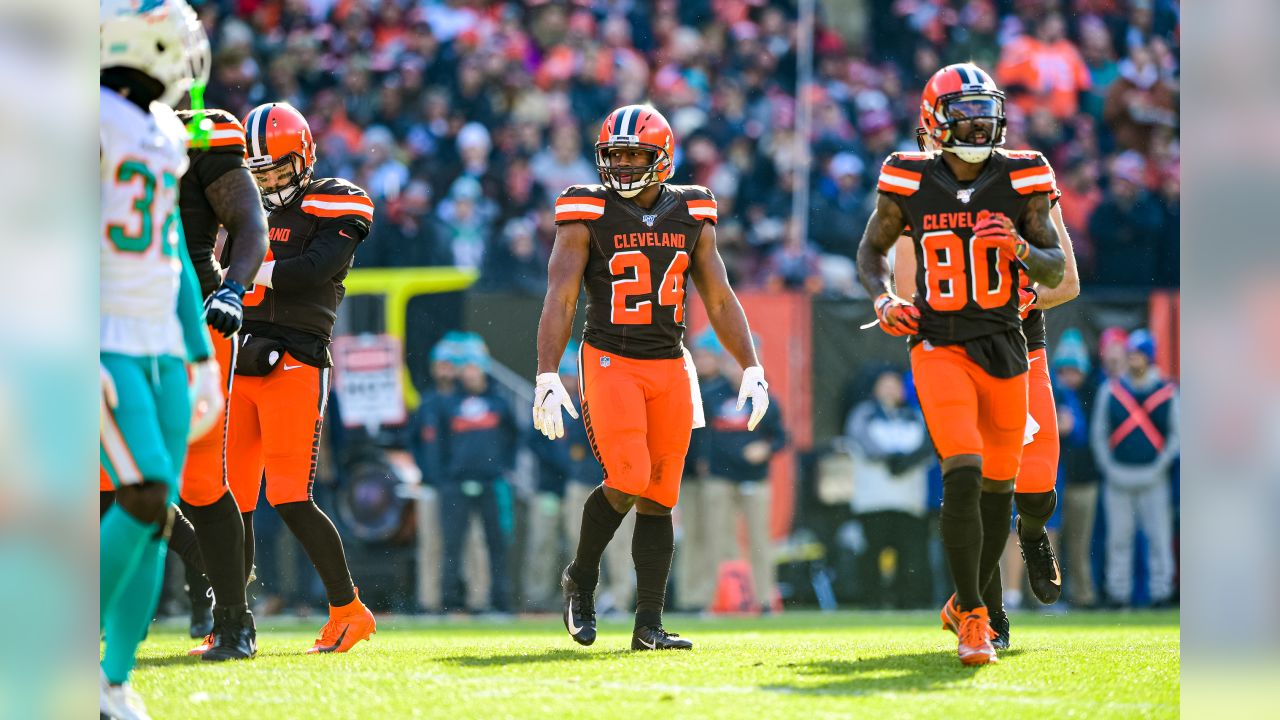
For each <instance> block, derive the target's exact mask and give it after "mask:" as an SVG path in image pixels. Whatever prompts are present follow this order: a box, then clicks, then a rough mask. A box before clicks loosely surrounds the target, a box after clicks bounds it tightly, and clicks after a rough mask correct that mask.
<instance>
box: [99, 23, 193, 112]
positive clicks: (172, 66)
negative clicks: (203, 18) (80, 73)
mask: <svg viewBox="0 0 1280 720" xmlns="http://www.w3.org/2000/svg"><path fill="white" fill-rule="evenodd" d="M98 29H99V34H100V36H101V41H102V47H101V58H100V60H101V61H100V63H99V68H100V69H106V68H111V67H125V68H133V69H134V70H138V71H139V72H142V73H145V74H146V75H148V76H150V77H152V78H154V79H156V80H157V81H159V82H160V83H161V84H162V85H163V86H164V92H163V93H162V94H161V96H160V102H162V103H164V104H166V105H169V106H170V107H172V106H174V105H176V104H177V103H178V102H179V101H180V100H181V99H182V96H183V95H185V94H186V93H187V92H189V91H190V90H191V87H192V86H193V85H197V84H199V85H203V84H204V83H206V82H208V80H209V64H210V59H209V39H208V37H206V36H205V32H204V27H203V26H202V25H201V24H200V19H199V18H198V17H197V16H196V12H195V10H192V9H191V6H190V5H188V4H187V3H186V2H185V1H184V0H101V1H100V5H99V15H98Z"/></svg>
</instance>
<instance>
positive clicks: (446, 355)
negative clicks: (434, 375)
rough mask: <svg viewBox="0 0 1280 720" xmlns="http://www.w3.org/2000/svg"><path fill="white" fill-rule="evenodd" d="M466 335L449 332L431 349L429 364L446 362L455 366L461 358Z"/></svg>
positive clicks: (453, 331)
mask: <svg viewBox="0 0 1280 720" xmlns="http://www.w3.org/2000/svg"><path fill="white" fill-rule="evenodd" d="M466 339H467V334H466V333H463V332H459V331H457V330H450V331H449V332H447V333H445V334H444V337H442V338H440V341H439V342H437V343H436V344H435V346H434V347H432V348H431V362H433V363H434V362H447V363H451V364H454V365H457V364H458V363H459V361H460V360H461V358H462V352H463V349H464V347H463V344H464V343H465V342H466Z"/></svg>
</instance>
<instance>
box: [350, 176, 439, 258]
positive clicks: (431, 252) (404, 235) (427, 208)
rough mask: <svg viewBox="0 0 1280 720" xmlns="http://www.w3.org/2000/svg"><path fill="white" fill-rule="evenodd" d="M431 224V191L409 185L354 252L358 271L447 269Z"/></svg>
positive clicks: (423, 185) (416, 184)
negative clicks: (400, 268)
mask: <svg viewBox="0 0 1280 720" xmlns="http://www.w3.org/2000/svg"><path fill="white" fill-rule="evenodd" d="M451 260H452V258H451V257H450V256H448V255H446V254H445V253H444V252H443V248H442V246H441V245H440V243H439V241H438V240H437V237H436V226H435V224H434V223H432V222H431V187H430V186H429V185H427V184H426V183H425V182H423V181H421V180H414V181H412V182H410V183H409V185H408V187H406V188H405V189H404V192H403V193H401V194H400V197H399V199H398V200H397V201H396V202H394V203H391V204H390V206H389V207H388V211H387V213H386V214H385V215H383V216H382V217H381V218H379V220H378V232H376V233H372V234H371V235H370V236H369V237H368V238H367V239H366V240H365V241H364V242H363V243H361V244H360V248H359V250H357V252H356V265H357V266H358V267H418V266H430V265H449V264H452V263H451Z"/></svg>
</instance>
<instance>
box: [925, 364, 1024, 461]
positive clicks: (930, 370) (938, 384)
mask: <svg viewBox="0 0 1280 720" xmlns="http://www.w3.org/2000/svg"><path fill="white" fill-rule="evenodd" d="M911 374H912V376H913V377H914V379H915V384H916V393H917V395H918V396H919V398H920V409H921V410H923V411H924V419H925V423H926V424H927V425H928V426H929V436H930V437H931V438H932V439H933V444H934V447H936V448H937V450H938V456H939V457H941V458H942V459H944V460H945V459H947V458H949V457H954V456H956V455H980V456H981V457H982V475H983V477H987V478H991V479H992V480H1013V479H1014V478H1016V477H1017V475H1018V465H1019V461H1020V460H1021V458H1022V438H1023V435H1024V433H1025V432H1026V428H1027V374H1026V373H1022V374H1021V375H1018V376H1016V377H1012V378H997V377H992V376H991V375H990V374H988V373H987V371H986V370H983V369H982V367H981V366H979V365H978V364H977V363H976V362H974V361H973V359H972V358H970V357H969V354H968V353H967V352H965V349H964V347H962V346H960V345H944V346H940V347H939V346H935V345H930V344H928V343H926V342H922V343H918V344H917V345H916V346H915V347H913V348H912V349H911Z"/></svg>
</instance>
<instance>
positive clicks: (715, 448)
mask: <svg viewBox="0 0 1280 720" xmlns="http://www.w3.org/2000/svg"><path fill="white" fill-rule="evenodd" d="M720 366H721V372H722V373H723V375H724V377H723V379H722V380H720V381H719V382H714V383H711V384H710V385H709V386H708V387H707V388H705V389H704V390H703V395H702V397H703V402H704V403H705V404H706V414H707V429H708V432H707V436H706V443H707V462H708V464H709V470H710V474H709V475H708V476H707V479H706V484H705V485H704V488H703V496H702V501H703V503H704V507H705V517H706V520H707V524H708V527H707V536H708V537H707V540H708V542H709V543H710V544H711V546H712V547H713V548H714V549H713V550H712V551H711V553H712V558H713V560H714V565H713V567H716V568H718V567H719V566H720V563H722V562H725V561H726V560H734V559H737V558H738V556H739V550H738V533H737V527H738V516H739V513H741V515H742V519H743V521H744V524H745V525H746V528H747V560H748V561H749V562H750V564H751V576H752V579H753V580H754V581H755V588H754V591H755V600H756V603H758V604H759V606H760V607H761V609H763V610H764V611H765V612H769V611H771V610H779V609H781V608H780V607H775V606H774V596H775V594H776V591H775V585H776V583H775V574H776V568H775V567H774V562H773V538H772V536H771V535H770V530H769V510H770V508H771V507H772V497H773V492H772V489H771V488H770V486H769V462H770V461H771V460H773V456H774V454H775V453H777V452H778V451H779V450H781V449H782V448H783V447H784V446H785V445H786V442H787V438H786V433H785V432H784V431H783V429H782V409H781V408H779V407H778V405H777V402H776V401H774V402H773V403H772V404H771V405H770V406H769V412H768V413H765V416H764V418H763V419H762V420H761V421H760V424H759V425H757V426H756V429H755V430H754V431H752V430H748V429H747V420H748V419H749V418H750V416H751V408H750V407H749V405H750V403H747V406H744V407H738V404H739V403H738V386H739V385H740V384H741V382H742V368H741V367H740V366H739V365H738V362H737V360H734V359H733V357H731V356H729V355H728V354H727V353H725V354H723V355H722V357H721V362H720Z"/></svg>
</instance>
